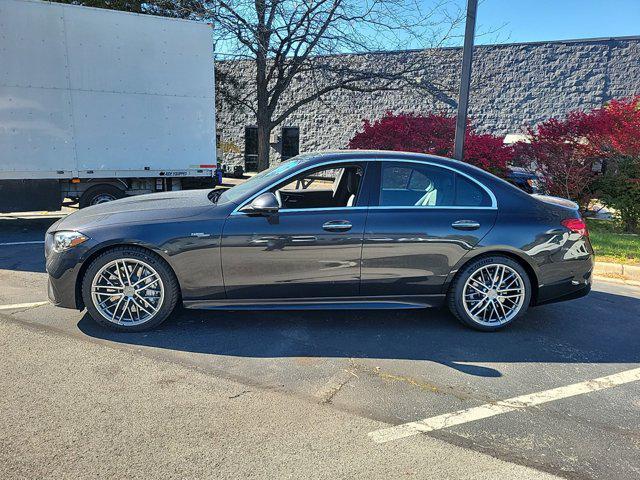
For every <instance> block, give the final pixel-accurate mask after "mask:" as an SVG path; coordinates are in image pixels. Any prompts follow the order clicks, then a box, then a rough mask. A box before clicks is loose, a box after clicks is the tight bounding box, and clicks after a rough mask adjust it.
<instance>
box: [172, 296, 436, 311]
mask: <svg viewBox="0 0 640 480" xmlns="http://www.w3.org/2000/svg"><path fill="white" fill-rule="evenodd" d="M444 300H445V295H410V296H384V297H328V298H270V299H259V298H258V299H231V300H229V299H226V300H185V301H184V302H183V304H184V306H185V307H186V308H194V309H206V310H364V309H370V310H384V309H394V310H395V309H407V308H425V307H439V306H440V305H442V304H443V303H444Z"/></svg>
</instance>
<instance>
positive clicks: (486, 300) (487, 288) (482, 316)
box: [462, 263, 526, 327]
mask: <svg viewBox="0 0 640 480" xmlns="http://www.w3.org/2000/svg"><path fill="white" fill-rule="evenodd" d="M525 294H526V291H525V284H524V281H523V280H522V277H521V276H520V274H519V273H518V272H516V271H515V270H514V269H513V268H511V267H509V266H508V265H504V264H500V263H494V264H490V265H484V266H482V267H480V268H478V269H477V270H476V271H475V272H473V273H472V274H471V275H470V276H469V278H468V279H467V281H466V282H465V284H464V288H463V291H462V296H463V298H462V303H463V305H464V309H465V311H466V312H467V314H468V315H469V317H471V319H472V320H473V321H474V322H476V323H478V324H480V325H484V326H490V327H494V326H497V325H502V324H504V323H507V322H509V321H510V320H511V319H512V318H514V317H515V316H516V315H517V314H518V312H519V311H520V310H521V309H522V306H523V304H524V300H525V297H526V295H525Z"/></svg>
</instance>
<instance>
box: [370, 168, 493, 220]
mask: <svg viewBox="0 0 640 480" xmlns="http://www.w3.org/2000/svg"><path fill="white" fill-rule="evenodd" d="M375 161H380V162H389V163H417V164H420V165H429V166H432V167H436V168H443V169H445V170H450V171H452V172H454V173H457V174H458V175H461V176H463V177H465V178H467V179H469V180H470V181H471V182H473V183H475V184H476V185H478V186H479V187H480V188H482V189H483V190H484V191H485V192H486V193H487V195H489V199H490V200H491V205H486V206H473V205H468V206H466V205H376V206H371V207H369V208H372V209H385V210H388V209H390V208H425V209H434V208H441V209H447V210H461V209H465V210H466V209H472V210H497V208H498V201H497V199H496V196H495V195H494V193H493V192H492V191H491V189H489V187H487V186H486V185H485V184H484V183H482V182H481V181H479V180H477V179H475V178H473V177H472V176H471V175H469V174H467V173H465V172H462V171H460V170H458V169H457V168H453V167H450V166H448V165H440V164H438V163H435V162H429V161H422V160H411V159H406V160H405V159H395V158H388V157H380V158H376V159H375ZM381 189H382V166H381V167H380V183H379V185H378V190H381Z"/></svg>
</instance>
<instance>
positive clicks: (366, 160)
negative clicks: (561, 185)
mask: <svg viewBox="0 0 640 480" xmlns="http://www.w3.org/2000/svg"><path fill="white" fill-rule="evenodd" d="M369 162H380V165H381V164H382V162H391V163H417V164H420V165H430V166H433V167H438V168H444V169H445V170H451V171H452V172H455V173H457V174H459V175H462V176H463V177H465V178H468V179H469V180H471V181H472V182H474V183H476V184H477V185H479V186H480V188H482V189H483V190H484V191H485V192H486V193H487V195H489V198H490V199H491V205H490V206H483V207H479V206H464V205H446V206H444V205H406V206H401V205H391V206H380V205H375V206H372V205H369V206H353V207H326V208H325V207H320V208H281V209H280V210H278V211H279V212H280V213H288V212H312V211H336V210H350V211H353V210H356V209H365V208H366V209H369V210H389V209H415V208H420V209H422V210H429V209H431V210H433V209H442V210H497V209H498V202H497V200H496V196H495V195H494V194H493V192H492V191H491V190H490V189H489V188H488V187H487V186H486V185H484V184H483V183H482V182H480V181H479V180H476V179H475V178H473V177H472V176H471V175H468V174H466V173H464V172H462V171H460V170H458V169H457V168H453V167H450V166H448V165H440V164H438V163H435V162H431V161H428V160H426V161H425V160H412V159H406V160H405V159H397V158H390V157H372V158H359V159H350V160H327V161H326V162H320V163H316V164H314V165H310V166H308V167H306V168H304V169H302V170H298V171H296V172H294V173H292V174H290V175H287V176H286V177H284V178H281V179H279V180H277V181H275V182H273V183H271V184H269V185H268V186H266V187H265V188H263V189H262V190H260V191H258V192H257V193H254V194H253V195H251V196H250V197H249V198H248V199H247V200H245V201H244V202H242V203H241V204H240V205H238V206H237V207H236V208H235V209H234V210H233V211H232V212H231V214H230V215H247V213H246V212H241V211H240V209H241V208H242V207H244V206H246V205H248V204H249V203H251V202H252V201H253V199H254V198H256V197H257V196H259V195H262V194H263V193H265V192H267V191H269V190H271V189H272V188H273V187H275V186H276V185H278V184H280V183H282V182H285V181H286V180H288V179H290V178H293V177H295V176H297V175H299V174H303V173H305V172H306V171H308V170H313V169H315V168H317V167H324V166H327V165H349V164H355V163H369ZM365 170H366V168H365ZM380 170H382V169H380ZM378 181H379V184H378V189H380V187H381V185H382V171H380V175H379V178H378ZM363 186H364V182H363ZM374 190H375V188H374Z"/></svg>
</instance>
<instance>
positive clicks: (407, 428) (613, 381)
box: [369, 368, 640, 443]
mask: <svg viewBox="0 0 640 480" xmlns="http://www.w3.org/2000/svg"><path fill="white" fill-rule="evenodd" d="M638 380H640V368H634V369H632V370H626V371H624V372H620V373H614V374H613V375H607V376H606V377H600V378H596V379H593V380H587V381H584V382H580V383H574V384H573V385H567V386H566V387H558V388H552V389H551V390H545V391H543V392H537V393H530V394H528V395H521V396H519V397H513V398H509V399H507V400H500V401H498V402H495V403H487V404H485V405H480V406H479V407H473V408H467V409H465V410H458V411H457V412H451V413H445V414H444V415H438V416H437V417H431V418H425V419H424V420H419V421H417V422H410V423H404V424H402V425H397V426H395V427H389V428H383V429H380V430H376V431H373V432H370V433H369V436H370V437H371V439H372V440H373V441H374V442H376V443H385V442H390V441H393V440H398V439H400V438H404V437H410V436H412V435H417V434H418V433H420V432H432V431H434V430H441V429H443V428H448V427H453V426H455V425H461V424H463V423H467V422H474V421H476V420H481V419H483V418H489V417H493V416H495V415H500V414H501V413H507V412H512V411H514V410H522V409H524V408H528V407H534V406H536V405H541V404H543V403H547V402H553V401H555V400H561V399H563V398H569V397H574V396H576V395H582V394H584V393H590V392H597V391H598V390H605V389H607V388H611V387H615V386H618V385H623V384H625V383H630V382H636V381H638Z"/></svg>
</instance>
